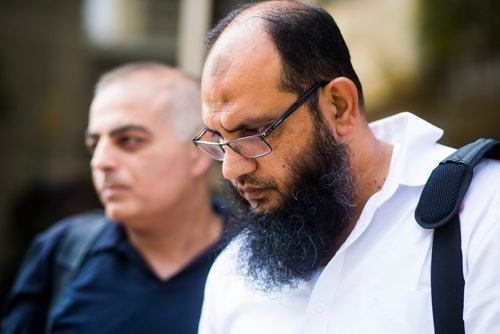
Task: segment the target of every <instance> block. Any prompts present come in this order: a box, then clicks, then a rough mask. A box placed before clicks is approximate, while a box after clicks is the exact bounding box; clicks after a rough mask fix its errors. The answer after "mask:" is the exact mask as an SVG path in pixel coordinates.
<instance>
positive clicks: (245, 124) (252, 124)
mask: <svg viewBox="0 0 500 334" xmlns="http://www.w3.org/2000/svg"><path fill="white" fill-rule="evenodd" d="M270 122H274V119H273V118H269V117H268V118H263V117H257V118H255V119H250V120H249V119H246V120H244V121H242V122H241V123H239V124H236V125H235V126H234V127H232V128H231V129H227V128H225V127H224V125H222V124H221V127H222V128H223V129H224V131H226V132H227V133H235V132H238V131H243V130H248V129H255V128H257V127H260V126H263V125H266V124H267V123H270ZM207 131H210V132H212V133H215V134H220V133H219V131H216V130H212V129H210V128H208V127H207Z"/></svg>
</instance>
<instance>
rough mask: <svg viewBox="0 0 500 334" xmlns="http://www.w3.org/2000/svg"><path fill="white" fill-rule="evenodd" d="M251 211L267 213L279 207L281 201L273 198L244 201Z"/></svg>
mask: <svg viewBox="0 0 500 334" xmlns="http://www.w3.org/2000/svg"><path fill="white" fill-rule="evenodd" d="M246 202H247V203H248V204H249V205H250V208H251V210H252V211H253V212H255V213H257V214H269V213H272V212H274V211H275V210H277V209H279V208H280V205H281V201H279V200H277V199H273V198H262V199H258V200H252V201H246Z"/></svg>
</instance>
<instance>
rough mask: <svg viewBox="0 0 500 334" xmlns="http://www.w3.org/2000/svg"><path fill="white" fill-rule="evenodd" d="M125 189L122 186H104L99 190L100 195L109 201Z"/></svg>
mask: <svg viewBox="0 0 500 334" xmlns="http://www.w3.org/2000/svg"><path fill="white" fill-rule="evenodd" d="M125 189H126V187H125V186H122V185H116V184H115V185H107V186H104V187H103V188H102V190H101V195H102V197H103V198H105V199H110V198H112V197H115V196H117V195H119V194H120V193H122V192H123V191H124V190H125Z"/></svg>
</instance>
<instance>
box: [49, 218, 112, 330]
mask: <svg viewBox="0 0 500 334" xmlns="http://www.w3.org/2000/svg"><path fill="white" fill-rule="evenodd" d="M106 224H107V220H106V217H105V216H104V213H103V212H101V211H100V210H99V211H92V212H88V213H85V214H82V215H79V216H76V217H75V218H74V221H73V222H71V225H70V226H69V227H68V231H67V233H66V235H65V236H64V237H63V239H62V241H61V244H60V245H59V248H58V249H57V253H56V257H55V262H54V268H53V270H54V282H53V288H52V296H51V301H50V305H49V312H48V315H47V321H46V325H45V333H51V332H52V323H53V320H54V319H53V315H54V311H55V310H56V308H57V307H58V306H59V304H60V303H61V302H62V300H63V298H64V293H65V291H66V288H67V287H68V286H69V285H70V284H71V282H72V280H73V279H74V277H75V275H76V274H77V273H78V270H79V269H80V267H81V265H82V263H83V261H84V259H85V256H86V255H87V253H88V251H89V250H90V248H91V246H92V245H93V243H94V242H95V241H96V239H97V237H98V236H99V235H100V233H101V232H102V230H103V229H104V227H105V226H106Z"/></svg>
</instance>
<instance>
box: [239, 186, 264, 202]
mask: <svg viewBox="0 0 500 334" xmlns="http://www.w3.org/2000/svg"><path fill="white" fill-rule="evenodd" d="M266 189H267V188H262V187H254V186H243V187H238V192H239V193H240V195H241V196H242V197H243V198H244V199H246V200H247V201H255V200H259V199H262V198H263V197H264V192H265V191H266Z"/></svg>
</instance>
